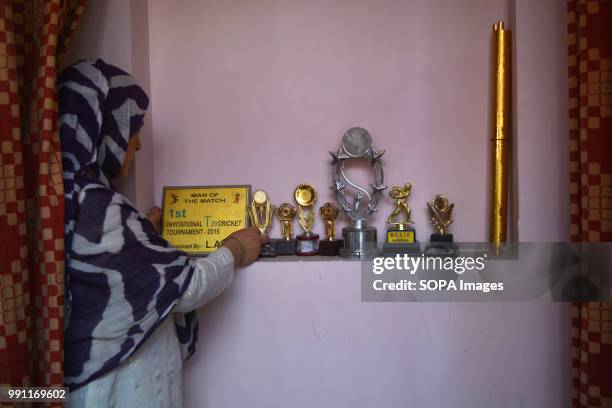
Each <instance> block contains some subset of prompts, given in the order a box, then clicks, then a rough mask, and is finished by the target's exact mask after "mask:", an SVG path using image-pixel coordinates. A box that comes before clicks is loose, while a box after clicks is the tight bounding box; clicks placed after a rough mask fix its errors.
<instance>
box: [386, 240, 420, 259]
mask: <svg viewBox="0 0 612 408" xmlns="http://www.w3.org/2000/svg"><path fill="white" fill-rule="evenodd" d="M404 254H405V255H410V256H419V255H421V244H420V243H419V242H418V241H417V242H410V243H408V242H385V243H384V244H383V256H395V255H404Z"/></svg>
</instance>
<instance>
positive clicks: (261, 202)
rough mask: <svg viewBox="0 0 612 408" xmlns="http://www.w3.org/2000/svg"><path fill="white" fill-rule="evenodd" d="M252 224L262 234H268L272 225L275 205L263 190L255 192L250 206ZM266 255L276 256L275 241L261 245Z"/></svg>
mask: <svg viewBox="0 0 612 408" xmlns="http://www.w3.org/2000/svg"><path fill="white" fill-rule="evenodd" d="M248 212H249V218H250V220H251V225H253V226H254V227H256V228H257V229H259V232H261V233H262V234H267V233H268V231H269V230H270V227H271V226H272V214H274V206H272V204H270V200H268V195H267V194H266V192H265V191H263V190H257V191H255V192H254V193H253V198H252V200H251V206H250V207H249V208H248ZM260 256H265V257H272V256H276V248H275V246H274V243H272V242H270V243H267V244H264V245H263V246H262V247H261V255H260Z"/></svg>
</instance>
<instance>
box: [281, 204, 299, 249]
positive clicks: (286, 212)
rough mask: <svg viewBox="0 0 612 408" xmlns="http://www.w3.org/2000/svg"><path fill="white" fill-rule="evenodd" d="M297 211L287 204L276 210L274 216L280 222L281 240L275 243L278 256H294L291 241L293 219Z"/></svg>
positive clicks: (293, 240)
mask: <svg viewBox="0 0 612 408" xmlns="http://www.w3.org/2000/svg"><path fill="white" fill-rule="evenodd" d="M296 212H297V210H296V209H295V207H294V206H292V205H291V204H289V203H282V204H281V205H280V206H279V207H277V208H276V216H277V217H278V219H279V220H280V222H281V234H282V236H283V238H282V239H280V240H278V241H277V243H276V253H277V254H278V255H294V254H295V239H293V218H294V217H295V214H296Z"/></svg>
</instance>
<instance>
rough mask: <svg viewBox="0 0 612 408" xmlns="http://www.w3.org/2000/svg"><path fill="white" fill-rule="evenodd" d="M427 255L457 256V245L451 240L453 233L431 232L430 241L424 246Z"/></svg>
mask: <svg viewBox="0 0 612 408" xmlns="http://www.w3.org/2000/svg"><path fill="white" fill-rule="evenodd" d="M425 255H427V256H457V255H459V247H457V244H455V243H454V242H453V234H431V243H430V244H427V247H426V248H425Z"/></svg>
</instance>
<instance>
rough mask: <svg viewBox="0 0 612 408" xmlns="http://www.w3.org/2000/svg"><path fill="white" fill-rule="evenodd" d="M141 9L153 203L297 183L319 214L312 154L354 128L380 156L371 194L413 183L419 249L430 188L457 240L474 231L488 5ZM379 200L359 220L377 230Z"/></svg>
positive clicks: (481, 161) (274, 192)
mask: <svg viewBox="0 0 612 408" xmlns="http://www.w3.org/2000/svg"><path fill="white" fill-rule="evenodd" d="M468 3H469V4H468ZM150 8H151V9H150V13H151V22H150V24H151V31H150V32H151V35H150V39H151V69H152V71H151V73H152V91H153V99H154V101H155V108H154V111H153V127H154V139H155V147H154V148H155V159H156V162H157V165H156V167H155V182H156V193H157V197H159V196H160V193H161V188H162V187H163V186H164V185H194V184H227V183H249V184H252V185H253V187H254V188H262V189H264V190H266V191H267V192H268V193H269V194H270V197H271V199H272V200H273V202H275V203H277V204H280V203H281V202H283V201H288V200H292V193H293V189H294V188H295V186H296V185H297V184H299V183H302V182H310V183H313V184H314V185H315V186H316V187H317V188H318V190H319V192H320V200H319V204H322V203H323V202H324V201H327V200H332V195H331V192H330V190H329V188H328V186H329V185H330V170H329V161H330V156H329V154H328V152H329V151H330V150H336V149H337V148H338V147H339V143H340V138H341V136H342V134H343V132H344V131H345V130H346V129H348V128H349V127H351V126H357V125H359V126H363V127H365V128H366V129H368V130H369V131H370V132H371V133H372V135H373V138H374V142H375V145H376V146H377V147H378V148H379V149H385V150H387V153H386V155H385V159H386V167H385V171H386V182H387V184H388V185H401V184H403V183H405V182H407V181H409V182H412V183H413V195H412V199H411V205H412V207H413V208H414V210H413V214H414V217H415V221H416V226H417V233H418V234H419V236H420V237H421V239H425V238H426V237H427V236H428V234H429V233H430V227H429V225H428V222H427V221H426V212H425V208H426V206H425V202H426V201H427V200H430V199H431V198H432V197H433V195H434V194H436V193H446V194H447V195H448V196H449V197H450V198H451V199H452V200H453V201H454V202H455V203H456V223H455V225H454V231H455V234H456V236H457V238H458V239H460V240H465V241H470V240H472V241H475V240H480V239H482V238H483V237H484V233H485V224H486V223H485V218H484V216H483V214H484V213H485V210H486V189H487V185H486V174H487V167H486V163H487V147H488V146H487V140H488V133H487V129H488V116H487V115H488V113H487V112H488V105H487V104H488V90H489V86H488V75H489V74H488V72H489V57H488V55H489V54H488V52H489V35H490V30H491V27H490V26H491V24H490V23H491V22H493V21H494V20H495V19H496V18H499V16H500V14H502V15H503V13H504V3H503V2H502V1H490V0H485V1H471V2H467V3H466V2H455V1H443V2H433V3H432V2H430V1H411V2H408V1H406V2H398V1H381V2H373V1H369V0H368V1H363V0H361V1H334V2H320V1H308V2H286V1H272V0H267V1H263V2H256V3H253V2H247V1H239V2H218V1H202V2H191V3H188V5H184V6H183V7H175V6H174V5H173V4H171V3H168V2H163V1H152V2H151V3H150ZM177 61H189V62H188V63H177ZM178 163H180V165H177V164H178ZM390 205H391V204H390V200H388V199H385V201H384V202H383V204H382V205H381V206H380V209H381V212H380V214H379V215H378V216H377V217H375V218H374V219H373V223H375V224H376V225H377V226H378V227H379V233H381V234H382V230H383V228H384V220H385V218H386V216H387V215H388V213H389V212H390ZM315 228H316V229H317V230H319V231H321V232H322V231H323V226H322V223H321V222H320V220H318V221H317V224H316V226H315ZM273 233H278V225H276V226H275V227H274V230H273ZM381 237H382V235H381Z"/></svg>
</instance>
